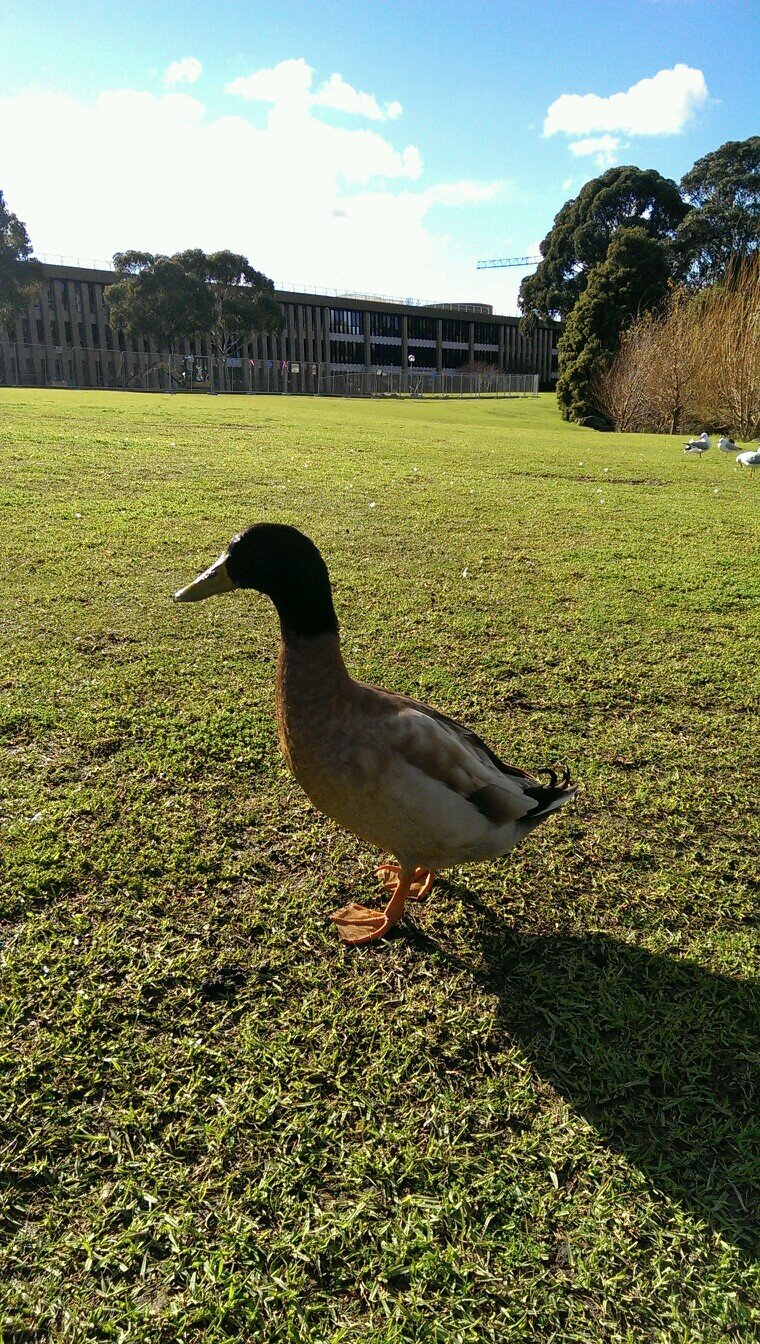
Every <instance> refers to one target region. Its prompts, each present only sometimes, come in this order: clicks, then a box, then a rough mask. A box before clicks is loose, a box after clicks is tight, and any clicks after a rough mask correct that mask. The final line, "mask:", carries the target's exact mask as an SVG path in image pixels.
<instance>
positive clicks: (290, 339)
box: [283, 303, 298, 392]
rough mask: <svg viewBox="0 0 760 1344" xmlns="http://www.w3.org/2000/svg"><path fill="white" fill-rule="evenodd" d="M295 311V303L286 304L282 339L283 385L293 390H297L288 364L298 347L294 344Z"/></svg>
mask: <svg viewBox="0 0 760 1344" xmlns="http://www.w3.org/2000/svg"><path fill="white" fill-rule="evenodd" d="M295 311H296V305H295V304H294V303H289V304H287V337H286V339H285V341H284V345H285V353H284V355H283V359H284V360H285V387H286V388H289V389H290V390H291V391H293V392H297V391H298V387H297V385H296V381H295V379H294V378H293V377H292V375H291V372H290V364H291V362H292V361H293V360H295V359H296V358H297V354H298V347H297V346H296V329H295Z"/></svg>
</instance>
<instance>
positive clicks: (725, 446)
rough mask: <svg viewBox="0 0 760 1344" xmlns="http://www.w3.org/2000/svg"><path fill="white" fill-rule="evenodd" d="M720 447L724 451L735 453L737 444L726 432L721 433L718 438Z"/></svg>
mask: <svg viewBox="0 0 760 1344" xmlns="http://www.w3.org/2000/svg"><path fill="white" fill-rule="evenodd" d="M718 447H719V449H720V451H721V452H722V453H735V452H736V444H735V443H734V441H733V439H729V438H728V436H727V435H726V434H721V436H720V438H719V439H718Z"/></svg>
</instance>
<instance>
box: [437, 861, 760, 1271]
mask: <svg viewBox="0 0 760 1344" xmlns="http://www.w3.org/2000/svg"><path fill="white" fill-rule="evenodd" d="M456 891H457V895H458V896H460V897H461V899H462V900H463V901H465V902H466V904H467V906H468V908H469V909H470V911H471V912H472V916H473V921H472V932H473V935H474V937H475V938H476V940H477V948H473V951H474V952H477V953H479V954H481V956H482V960H481V962H480V967H479V969H478V970H477V971H476V972H475V974H476V976H477V978H478V979H480V980H481V981H482V982H483V983H484V984H486V985H487V987H488V988H489V989H491V990H492V991H495V992H497V993H498V995H499V998H500V1005H501V1015H502V1020H503V1023H504V1026H505V1028H506V1030H507V1031H508V1033H509V1035H510V1037H511V1038H512V1039H513V1040H516V1041H518V1042H519V1044H520V1045H521V1047H522V1048H523V1050H524V1051H525V1053H526V1055H527V1056H528V1057H529V1058H530V1059H531V1060H532V1061H533V1062H534V1064H535V1066H536V1068H537V1069H538V1070H539V1072H540V1073H541V1075H542V1076H543V1077H544V1078H546V1079H547V1080H548V1081H550V1082H551V1083H552V1085H553V1086H554V1087H555V1088H556V1089H557V1090H558V1091H559V1092H560V1093H561V1094H562V1095H563V1096H564V1097H565V1098H566V1100H567V1101H568V1103H569V1104H570V1105H571V1106H572V1107H573V1108H574V1109H575V1110H576V1111H577V1112H579V1113H580V1114H581V1115H583V1116H584V1117H585V1118H586V1119H587V1120H588V1121H589V1122H590V1123H591V1124H592V1125H593V1126H594V1128H595V1129H596V1131H597V1133H598V1134H599V1136H600V1138H601V1139H602V1141H603V1142H604V1143H606V1144H608V1145H610V1147H612V1148H614V1149H616V1150H617V1151H619V1152H621V1153H624V1154H625V1156H626V1158H628V1159H629V1160H630V1161H631V1162H632V1163H633V1164H634V1165H636V1166H637V1167H638V1168H639V1169H640V1170H641V1171H642V1172H643V1173H644V1174H645V1176H646V1177H647V1178H648V1180H649V1181H651V1183H652V1185H653V1186H654V1187H656V1188H658V1189H660V1190H662V1191H663V1192H664V1193H665V1194H666V1195H668V1196H671V1197H674V1198H676V1199H678V1200H679V1201H681V1202H682V1203H683V1204H684V1205H685V1206H687V1207H688V1208H690V1209H691V1210H692V1211H693V1212H694V1213H696V1214H697V1215H698V1216H699V1217H700V1218H702V1219H704V1220H705V1221H707V1222H708V1223H709V1224H710V1225H711V1226H712V1227H713V1228H715V1229H716V1230H717V1231H719V1232H721V1233H722V1234H723V1235H724V1236H725V1237H726V1238H727V1239H729V1240H730V1241H732V1242H734V1243H735V1244H737V1245H741V1246H743V1247H744V1248H745V1249H749V1250H751V1249H752V1247H753V1246H754V1247H755V1249H756V1248H757V1245H758V1228H759V1226H760V1223H759V1219H758V1193H759V1190H758V1187H759V1186H760V1089H759V1088H758V1078H759V1077H760V1068H759V1067H758V1023H760V992H759V990H758V986H757V985H756V984H755V985H753V984H750V983H747V982H740V981H736V980H733V979H730V978H729V977H727V976H723V975H716V974H712V973H711V972H709V971H707V970H705V969H704V968H703V967H701V966H698V965H696V964H695V963H693V962H688V961H678V960H675V959H674V958H673V957H668V956H659V955H655V954H652V953H650V952H646V951H643V950H642V949H641V948H637V947H632V946H630V945H629V944H627V943H622V942H619V941H618V940H616V939H614V938H611V937H607V936H605V935H601V934H597V935H593V934H592V935H588V936H587V937H572V936H564V935H561V934H557V935H554V934H546V935H518V934H515V933H513V932H510V931H508V930H505V929H504V927H503V924H500V923H499V921H498V919H497V918H496V917H495V916H494V914H493V912H491V911H489V910H488V908H487V907H486V906H484V905H482V904H481V903H480V902H479V901H477V900H476V899H474V898H473V896H472V895H471V894H470V893H469V892H466V891H465V890H464V889H462V888H457V889H456ZM414 938H415V941H418V940H419V942H420V943H422V942H427V940H426V939H424V938H422V937H421V935H414ZM437 952H438V953H439V954H442V955H443V956H444V957H445V958H449V955H450V954H449V953H448V952H446V950H445V949H443V948H438V949H437ZM451 959H452V960H455V961H456V962H457V964H459V965H460V966H461V965H463V960H462V959H460V958H459V957H452V958H451ZM468 960H469V958H468Z"/></svg>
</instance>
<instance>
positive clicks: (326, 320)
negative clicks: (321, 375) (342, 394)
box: [322, 305, 332, 392]
mask: <svg viewBox="0 0 760 1344" xmlns="http://www.w3.org/2000/svg"><path fill="white" fill-rule="evenodd" d="M322 328H323V330H322V336H323V341H324V356H323V363H324V366H325V385H324V388H323V390H324V391H325V392H329V391H330V386H331V384H330V375H331V373H332V363H331V360H330V308H329V306H328V305H325V306H324V307H323V308H322Z"/></svg>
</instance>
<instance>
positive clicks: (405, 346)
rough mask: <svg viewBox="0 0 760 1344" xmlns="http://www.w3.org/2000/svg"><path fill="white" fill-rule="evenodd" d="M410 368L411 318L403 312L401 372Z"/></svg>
mask: <svg viewBox="0 0 760 1344" xmlns="http://www.w3.org/2000/svg"><path fill="white" fill-rule="evenodd" d="M408 368H409V318H408V317H407V315H406V313H402V314H401V372H402V374H403V373H404V372H406V370H407V369H408Z"/></svg>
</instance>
